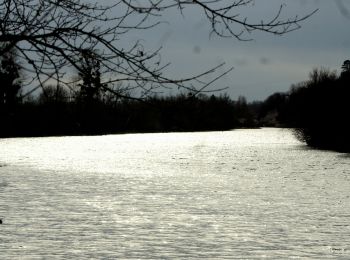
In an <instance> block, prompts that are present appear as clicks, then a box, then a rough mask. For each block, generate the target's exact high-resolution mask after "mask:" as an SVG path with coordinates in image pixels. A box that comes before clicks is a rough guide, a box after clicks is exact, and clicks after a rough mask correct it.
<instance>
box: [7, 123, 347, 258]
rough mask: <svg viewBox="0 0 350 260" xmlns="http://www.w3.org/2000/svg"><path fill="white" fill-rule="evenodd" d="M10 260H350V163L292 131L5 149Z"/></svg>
mask: <svg viewBox="0 0 350 260" xmlns="http://www.w3.org/2000/svg"><path fill="white" fill-rule="evenodd" d="M0 218H1V219H2V221H3V224H1V225H0V259H184V258H185V259H204V258H206V259H261V258H266V259H350V156H349V155H347V154H341V153H336V152H331V151H319V150H312V149H309V148H307V147H306V146H305V145H304V144H302V143H300V142H298V141H297V140H296V139H295V138H294V136H293V135H292V133H291V131H290V130H288V129H274V128H263V129H250V130H249V129H246V130H234V131H225V132H201V133H157V134H125V135H106V136H88V137H86V136H83V137H45V138H9V139H0Z"/></svg>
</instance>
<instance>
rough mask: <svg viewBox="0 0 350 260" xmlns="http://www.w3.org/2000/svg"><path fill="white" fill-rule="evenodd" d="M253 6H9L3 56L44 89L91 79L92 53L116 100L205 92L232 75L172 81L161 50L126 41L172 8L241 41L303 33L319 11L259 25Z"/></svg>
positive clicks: (20, 0) (57, 0) (164, 2)
mask: <svg viewBox="0 0 350 260" xmlns="http://www.w3.org/2000/svg"><path fill="white" fill-rule="evenodd" d="M253 3H254V1H253V0H235V1H232V0H215V1H214V0H202V1H199V0H142V1H141V0H140V1H137V0H133V1H132V0H115V1H113V3H112V4H110V5H106V4H100V3H99V2H97V1H96V2H94V1H82V0H74V1H73V0H3V1H2V2H1V3H0V19H1V23H0V44H1V45H0V46H1V47H0V55H3V54H5V53H7V52H9V51H10V50H12V49H13V48H16V49H17V52H18V54H19V56H20V57H19V58H20V59H21V64H22V66H23V68H24V69H25V70H26V71H27V74H28V76H31V77H32V81H36V82H39V84H40V85H42V84H43V82H46V81H48V80H55V81H56V82H57V85H58V84H68V83H69V79H68V77H67V74H69V73H70V71H72V70H75V71H78V72H79V73H83V72H84V71H83V68H82V67H81V64H80V63H79V59H80V57H81V56H82V54H83V53H84V52H85V51H87V50H88V51H92V52H94V53H95V54H96V55H95V56H94V58H95V59H97V60H98V62H99V64H100V65H101V74H102V75H103V80H104V82H103V86H104V88H106V90H108V91H110V92H112V93H114V94H118V93H119V95H121V96H123V94H122V93H123V91H120V90H132V89H137V90H140V91H141V92H140V91H139V95H141V96H139V97H142V95H147V94H150V93H152V92H153V91H158V90H159V89H163V88H173V87H176V88H181V89H188V90H191V91H193V92H194V93H199V92H201V91H205V88H207V87H208V86H209V85H210V84H211V83H213V82H215V81H216V80H217V79H218V78H219V77H221V76H223V75H225V74H227V73H228V72H229V71H231V70H232V68H228V69H227V70H226V71H224V72H223V73H219V74H217V71H218V69H219V68H222V66H223V64H221V65H219V66H218V67H215V68H212V69H210V70H208V71H206V72H204V73H201V74H199V75H192V76H189V77H183V78H177V79H173V78H170V77H168V76H166V75H165V68H166V67H167V66H168V65H169V63H166V64H163V63H162V62H161V57H160V50H161V49H156V50H153V51H148V50H145V48H144V46H143V45H142V44H141V42H140V41H137V42H135V43H134V44H133V45H132V46H131V47H129V48H128V49H125V48H123V47H122V46H121V44H120V42H121V39H125V38H126V37H127V36H128V35H129V34H130V33H131V32H133V31H139V30H148V29H151V28H154V27H156V26H157V25H159V24H160V23H162V22H164V21H166V18H164V17H163V14H164V13H165V11H166V10H169V9H177V10H178V11H179V12H180V13H182V14H183V15H184V13H183V11H184V10H185V9H186V8H189V7H194V8H197V9H199V10H200V11H201V12H202V13H203V15H204V16H205V17H206V18H207V20H208V22H209V24H210V26H211V30H212V31H211V33H213V34H216V35H218V36H220V37H233V38H236V39H238V40H249V39H250V34H251V33H252V32H253V31H262V32H266V33H271V34H275V35H282V34H285V33H288V32H290V31H293V30H296V29H299V28H300V23H301V22H303V21H304V20H306V19H307V18H309V17H310V16H311V15H312V14H313V13H314V12H315V11H313V12H311V13H309V14H307V15H305V16H302V17H298V16H296V17H294V18H289V19H282V11H283V10H284V6H283V5H281V6H280V8H279V9H278V10H277V12H276V14H275V16H273V17H271V18H270V20H267V21H262V22H260V23H255V22H250V20H249V19H248V18H247V17H241V15H240V13H239V11H240V10H242V8H247V9H249V8H251V7H252V4H253ZM208 74H214V75H213V77H212V78H214V80H209V82H205V81H204V80H203V77H204V76H206V75H208ZM116 82H119V83H120V84H123V87H121V88H120V87H119V90H118V91H116V90H115V89H114V88H113V87H112V85H113V83H116ZM137 92H138V91H135V93H137ZM140 93H142V94H140ZM133 98H138V97H137V96H134V97H133Z"/></svg>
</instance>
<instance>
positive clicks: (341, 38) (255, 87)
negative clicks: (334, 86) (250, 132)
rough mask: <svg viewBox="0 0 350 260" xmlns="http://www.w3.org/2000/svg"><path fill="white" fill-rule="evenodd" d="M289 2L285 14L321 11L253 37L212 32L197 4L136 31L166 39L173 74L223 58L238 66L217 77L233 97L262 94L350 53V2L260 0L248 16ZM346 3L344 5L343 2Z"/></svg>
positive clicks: (154, 40)
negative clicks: (277, 32)
mask: <svg viewBox="0 0 350 260" xmlns="http://www.w3.org/2000/svg"><path fill="white" fill-rule="evenodd" d="M281 3H286V5H287V6H286V7H285V10H284V15H285V16H290V17H293V16H294V15H300V16H301V15H303V14H306V13H308V12H310V11H312V10H314V9H316V8H319V9H320V10H319V12H318V13H317V14H315V15H314V16H313V17H311V18H310V19H309V20H307V21H305V22H304V23H303V24H302V28H301V29H300V30H298V31H295V32H292V33H289V34H287V35H284V36H282V37H281V36H273V35H266V34H262V33H254V34H252V37H253V38H254V41H250V42H239V41H237V40H235V39H219V38H217V37H212V38H209V30H210V28H209V25H208V24H207V23H205V22H204V20H203V18H202V17H201V16H200V15H199V14H198V13H196V11H195V10H191V9H189V10H185V13H184V14H185V15H184V17H182V16H181V15H180V14H179V13H169V14H167V17H166V20H168V21H169V24H164V25H161V26H160V27H157V28H156V29H154V30H152V31H147V32H145V33H144V35H143V34H139V35H137V36H135V38H137V37H141V38H143V39H144V41H143V42H144V44H145V46H148V47H150V48H155V47H157V46H159V45H163V51H162V57H163V60H165V61H170V62H171V64H172V65H171V67H170V68H171V69H169V70H168V73H169V75H172V74H173V75H174V76H186V75H191V74H193V73H198V72H201V71H203V70H205V69H208V68H210V67H212V66H215V65H217V64H218V63H221V62H226V64H227V67H231V66H233V67H234V68H235V69H234V70H233V71H232V72H231V73H230V74H229V75H228V76H226V77H224V78H222V79H221V80H220V81H218V82H217V84H216V86H217V87H219V88H220V87H225V86H228V87H229V89H228V90H227V91H226V92H227V93H228V94H229V95H230V96H231V97H232V98H234V99H235V98H237V97H238V96H240V95H243V96H246V97H247V99H248V100H263V99H265V98H266V97H267V96H269V95H270V94H272V93H274V92H277V91H287V90H288V89H289V87H290V86H291V84H293V83H298V82H300V81H303V80H306V79H307V77H308V74H309V72H310V71H311V70H312V69H313V68H315V67H321V66H322V67H326V68H330V69H331V70H338V71H339V69H340V67H341V64H342V62H343V61H344V60H345V59H349V58H350V50H349V47H350V14H349V12H350V3H349V2H348V1H338V2H337V1H331V0H299V1H297V0H290V1H286V0H285V1H279V0H257V1H256V5H255V7H254V8H253V9H249V10H248V11H249V14H248V15H249V17H250V18H253V19H255V18H256V19H257V21H259V20H260V18H261V17H262V18H263V17H267V18H268V17H269V16H271V15H273V14H274V13H275V12H276V11H277V10H278V7H279V5H280V4H281ZM342 6H343V7H346V8H347V9H341V8H339V7H342ZM348 10H349V11H348Z"/></svg>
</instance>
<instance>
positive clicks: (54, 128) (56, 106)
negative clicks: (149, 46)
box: [0, 53, 350, 152]
mask: <svg viewBox="0 0 350 260" xmlns="http://www.w3.org/2000/svg"><path fill="white" fill-rule="evenodd" d="M81 62H82V65H83V66H82V68H84V71H83V72H80V73H79V74H78V75H77V76H78V78H79V80H78V81H77V82H78V83H76V86H75V87H74V89H75V91H74V92H73V91H71V90H70V89H69V88H67V87H63V86H60V85H57V86H53V85H47V86H44V87H42V88H41V93H40V94H36V95H32V96H29V97H26V98H23V96H22V95H21V86H22V85H21V80H20V79H21V70H20V67H19V66H18V65H17V63H16V55H15V54H14V53H9V54H7V55H5V56H3V57H1V67H0V82H1V84H0V119H1V128H0V136H1V137H14V136H50V135H95V134H112V133H127V132H128V133H129V132H171V131H214V130H229V129H234V128H252V127H261V126H269V127H289V128H294V129H295V134H296V136H297V137H298V138H299V139H300V140H302V141H305V142H306V143H307V144H308V145H310V146H312V147H316V148H321V149H332V150H338V151H345V152H350V137H349V133H350V131H349V130H350V127H349V124H348V122H347V121H348V116H349V112H350V102H349V100H348V99H349V98H350V95H349V94H350V93H349V92H350V84H349V83H350V61H345V62H344V64H343V66H342V70H343V71H342V73H341V74H340V75H337V74H336V73H335V72H330V71H329V70H326V69H315V70H314V71H313V72H312V73H310V78H309V79H308V80H307V81H305V82H301V83H299V84H296V85H293V86H292V87H291V89H290V91H288V92H286V93H274V94H272V95H271V96H269V97H268V98H267V99H266V100H265V101H263V102H258V101H257V102H253V103H247V101H246V99H245V98H244V97H240V98H238V100H232V99H230V98H229V97H228V96H227V95H219V96H218V95H204V94H203V93H191V92H188V93H183V94H178V95H177V96H149V97H148V98H145V99H142V100H134V99H129V98H127V96H128V94H127V93H123V97H122V98H121V97H120V96H118V95H116V93H107V92H105V91H104V88H103V85H102V84H101V80H100V77H101V75H100V72H99V63H98V62H96V60H95V59H93V56H91V54H90V55H87V56H83V57H82V58H81Z"/></svg>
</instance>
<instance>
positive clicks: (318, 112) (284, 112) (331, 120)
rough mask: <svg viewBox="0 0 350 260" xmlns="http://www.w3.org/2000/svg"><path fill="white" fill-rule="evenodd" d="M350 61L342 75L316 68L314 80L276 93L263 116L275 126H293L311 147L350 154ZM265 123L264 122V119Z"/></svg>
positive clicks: (311, 79)
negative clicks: (285, 91)
mask: <svg viewBox="0 0 350 260" xmlns="http://www.w3.org/2000/svg"><path fill="white" fill-rule="evenodd" d="M349 98H350V61H348V60H347V61H345V62H344V64H343V66H342V73H341V74H340V75H337V73H335V72H331V71H329V70H326V69H315V70H314V71H313V72H311V73H310V78H309V79H308V80H307V81H305V82H301V83H299V84H297V85H294V86H292V88H291V89H290V91H289V92H287V93H275V94H273V95H271V96H270V97H268V98H267V99H266V100H265V101H264V102H263V104H262V108H261V113H262V114H261V115H260V116H262V117H264V118H265V119H268V120H266V121H267V122H270V123H272V124H277V125H282V126H286V127H292V128H294V129H295V134H296V136H297V137H298V138H299V139H300V140H302V141H304V142H306V143H307V144H308V145H309V146H311V147H315V148H320V149H330V150H337V151H342V152H350V124H349V115H350V102H349ZM262 121H263V120H262Z"/></svg>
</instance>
